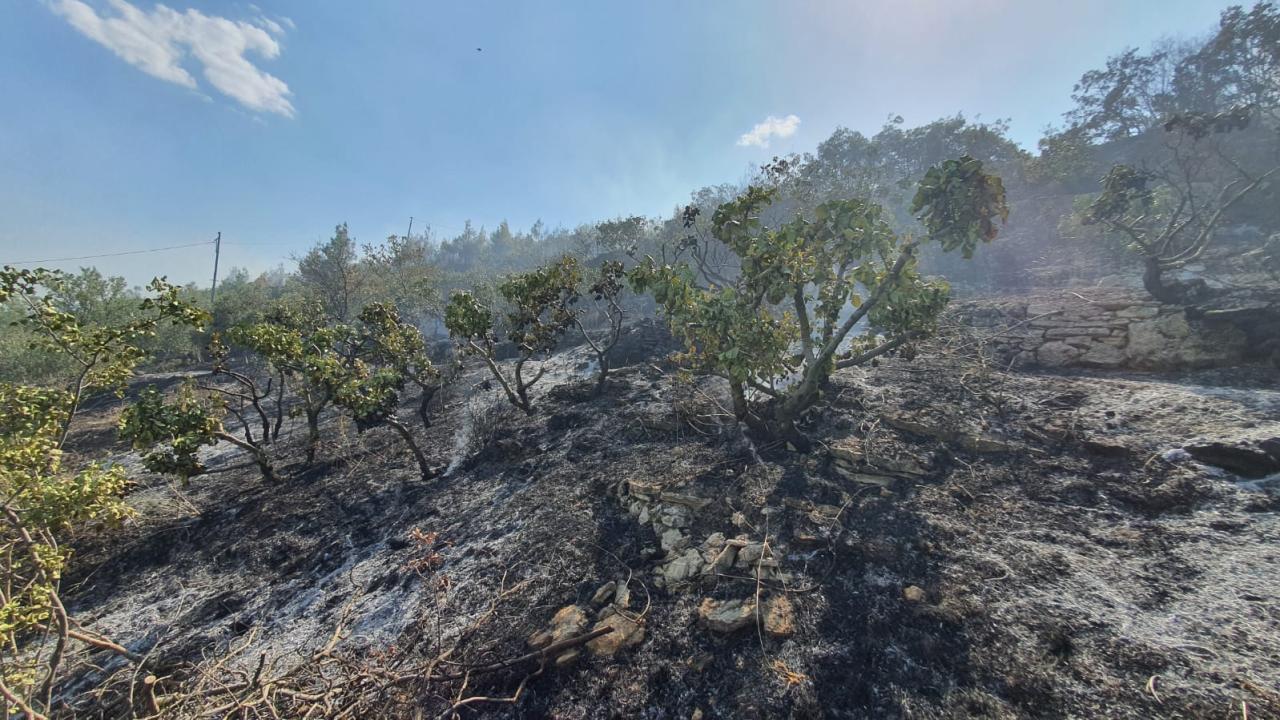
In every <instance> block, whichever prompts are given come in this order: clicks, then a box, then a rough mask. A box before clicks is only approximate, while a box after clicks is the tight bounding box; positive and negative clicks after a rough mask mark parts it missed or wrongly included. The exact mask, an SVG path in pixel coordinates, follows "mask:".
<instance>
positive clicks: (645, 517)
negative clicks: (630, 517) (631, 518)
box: [636, 507, 649, 525]
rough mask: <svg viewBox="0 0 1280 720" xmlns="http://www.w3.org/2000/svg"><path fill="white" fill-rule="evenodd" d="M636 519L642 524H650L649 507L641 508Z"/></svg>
mask: <svg viewBox="0 0 1280 720" xmlns="http://www.w3.org/2000/svg"><path fill="white" fill-rule="evenodd" d="M636 520H637V521H638V522H639V523H640V524H641V525H648V524H649V508H647V507H644V508H640V512H639V513H638V514H637V517H636Z"/></svg>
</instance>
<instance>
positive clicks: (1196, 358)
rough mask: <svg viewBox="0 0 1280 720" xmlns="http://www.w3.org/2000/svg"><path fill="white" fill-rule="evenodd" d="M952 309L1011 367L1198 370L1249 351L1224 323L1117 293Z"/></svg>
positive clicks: (993, 301) (1064, 294) (1086, 292)
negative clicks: (981, 332) (980, 331)
mask: <svg viewBox="0 0 1280 720" xmlns="http://www.w3.org/2000/svg"><path fill="white" fill-rule="evenodd" d="M954 312H955V313H956V317H957V318H958V319H960V320H961V321H962V322H963V323H965V324H968V325H971V326H975V327H979V328H982V329H983V330H984V331H989V332H988V333H987V337H988V339H987V340H986V342H987V344H988V346H989V348H990V349H991V350H993V351H994V353H995V354H996V356H997V357H998V358H999V359H1001V360H1002V361H1004V362H1006V363H1007V364H1010V365H1013V366H1015V367H1017V366H1038V367H1051V368H1052V367H1091V368H1126V369H1136V370H1174V369H1185V368H1203V367H1214V366H1222V365H1231V364H1235V363H1238V362H1240V361H1241V360H1242V359H1243V358H1244V357H1245V356H1246V354H1247V352H1248V349H1249V339H1248V337H1247V336H1246V334H1245V333H1244V332H1243V331H1242V330H1240V329H1239V328H1237V327H1236V326H1235V325H1233V324H1232V323H1229V322H1224V321H1215V320H1214V319H1212V318H1207V317H1196V316H1195V313H1190V314H1189V313H1188V311H1187V309H1186V308H1183V307H1180V306H1175V305H1163V304H1161V303H1158V302H1156V301H1155V300H1152V299H1151V298H1150V297H1149V296H1147V295H1145V294H1140V293H1136V292H1134V291H1131V290H1124V289H1118V288H1111V289H1103V288H1089V289H1080V290H1074V291H1065V290H1064V291H1059V292H1054V293H1049V294H1039V295H1035V296H1027V297H1018V298H990V299H985V300H971V301H968V302H965V303H960V304H958V305H957V306H956V308H955V310H954Z"/></svg>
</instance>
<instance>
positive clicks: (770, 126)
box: [738, 115, 800, 148]
mask: <svg viewBox="0 0 1280 720" xmlns="http://www.w3.org/2000/svg"><path fill="white" fill-rule="evenodd" d="M799 127H800V118H798V117H796V116H795V115H788V116H786V117H784V118H778V117H774V116H772V115H770V116H769V117H767V118H765V119H764V122H760V123H756V125H755V127H753V128H751V132H748V133H745V134H744V135H743V136H742V137H740V138H738V145H741V146H742V147H753V146H754V147H761V148H767V147H769V140H770V139H771V138H775V137H776V138H789V137H791V136H792V135H795V134H796V129H797V128H799Z"/></svg>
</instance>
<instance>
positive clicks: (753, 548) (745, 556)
mask: <svg viewBox="0 0 1280 720" xmlns="http://www.w3.org/2000/svg"><path fill="white" fill-rule="evenodd" d="M763 556H764V543H758V542H753V543H747V544H746V545H744V546H743V547H742V549H740V550H738V558H737V561H736V562H735V563H734V564H736V565H737V566H738V567H748V566H750V565H753V564H755V562H756V561H757V560H759V559H760V558H761V557H763Z"/></svg>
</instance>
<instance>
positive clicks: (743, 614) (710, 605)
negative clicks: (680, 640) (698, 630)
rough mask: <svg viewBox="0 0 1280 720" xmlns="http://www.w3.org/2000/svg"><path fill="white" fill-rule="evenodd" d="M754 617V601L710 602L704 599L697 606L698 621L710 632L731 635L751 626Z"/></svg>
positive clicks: (708, 599)
mask: <svg viewBox="0 0 1280 720" xmlns="http://www.w3.org/2000/svg"><path fill="white" fill-rule="evenodd" d="M754 617H755V601H754V600H750V599H748V600H712V599H711V598H706V599H704V600H703V601H702V604H701V605H699V606H698V621H699V622H700V623H702V626H703V627H705V628H706V629H708V630H710V631H712V632H718V633H731V632H736V631H738V630H741V629H743V628H745V627H747V626H748V625H750V624H751V621H752V619H753V618H754Z"/></svg>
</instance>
